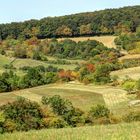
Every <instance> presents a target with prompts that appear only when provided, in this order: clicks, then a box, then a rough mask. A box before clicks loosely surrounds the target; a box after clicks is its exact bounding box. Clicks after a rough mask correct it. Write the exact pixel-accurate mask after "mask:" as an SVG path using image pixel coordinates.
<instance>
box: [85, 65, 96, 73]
mask: <svg viewBox="0 0 140 140" xmlns="http://www.w3.org/2000/svg"><path fill="white" fill-rule="evenodd" d="M86 68H87V70H88V71H89V72H95V65H94V64H91V63H89V64H87V65H86Z"/></svg>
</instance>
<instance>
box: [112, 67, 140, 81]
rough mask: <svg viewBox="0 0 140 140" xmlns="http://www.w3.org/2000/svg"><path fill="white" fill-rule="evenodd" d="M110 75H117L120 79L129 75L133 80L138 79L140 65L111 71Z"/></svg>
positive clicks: (139, 77)
mask: <svg viewBox="0 0 140 140" xmlns="http://www.w3.org/2000/svg"><path fill="white" fill-rule="evenodd" d="M111 75H117V76H118V77H119V79H120V80H123V79H125V78H126V77H130V78H132V79H134V80H138V79H140V67H133V68H127V69H122V70H118V71H113V72H111Z"/></svg>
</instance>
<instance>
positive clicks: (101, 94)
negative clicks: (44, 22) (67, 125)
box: [0, 82, 134, 114]
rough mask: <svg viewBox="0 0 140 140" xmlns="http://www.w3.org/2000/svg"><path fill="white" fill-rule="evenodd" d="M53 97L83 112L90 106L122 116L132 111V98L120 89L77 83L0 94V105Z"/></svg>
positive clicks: (37, 100)
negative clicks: (105, 107)
mask: <svg viewBox="0 0 140 140" xmlns="http://www.w3.org/2000/svg"><path fill="white" fill-rule="evenodd" d="M53 95H60V96H61V97H63V98H66V99H69V100H70V101H71V102H72V103H73V105H74V106H75V107H78V108H80V109H82V110H84V111H87V110H89V109H90V107H91V106H93V105H97V104H105V105H106V106H108V108H110V109H111V110H112V111H113V113H115V114H124V113H125V112H124V111H125V110H126V109H127V110H131V109H134V108H130V107H129V105H128V104H129V101H130V100H132V98H130V95H127V94H126V91H125V90H123V89H121V88H118V87H116V88H115V87H112V86H105V85H104V86H97V85H92V84H91V85H84V84H81V83H78V82H74V83H57V84H51V85H45V86H39V87H35V88H29V89H24V90H19V91H14V92H9V93H1V94H0V97H1V98H0V104H1V105H2V104H5V103H7V102H10V101H13V100H15V99H16V98H17V97H24V98H27V99H29V100H32V101H36V102H39V103H41V98H42V96H48V97H51V96H53ZM133 98H134V97H133Z"/></svg>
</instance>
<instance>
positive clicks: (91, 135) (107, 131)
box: [0, 123, 140, 140]
mask: <svg viewBox="0 0 140 140" xmlns="http://www.w3.org/2000/svg"><path fill="white" fill-rule="evenodd" d="M139 130H140V123H130V124H126V123H124V124H117V125H99V126H93V127H90V126H88V127H79V128H65V129H49V130H45V129H44V130H38V131H29V132H22V133H21V132H15V133H13V134H3V135H0V140H139V138H140V133H139Z"/></svg>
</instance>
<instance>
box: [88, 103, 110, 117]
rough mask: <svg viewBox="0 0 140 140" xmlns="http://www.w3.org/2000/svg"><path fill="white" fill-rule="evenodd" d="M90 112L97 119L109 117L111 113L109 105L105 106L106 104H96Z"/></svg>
mask: <svg viewBox="0 0 140 140" xmlns="http://www.w3.org/2000/svg"><path fill="white" fill-rule="evenodd" d="M89 114H90V115H91V116H92V117H93V118H95V119H98V118H101V117H107V118H108V117H109V114H110V110H109V109H108V108H107V107H105V106H104V105H96V106H93V107H92V108H91V109H90V112H89Z"/></svg>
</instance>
